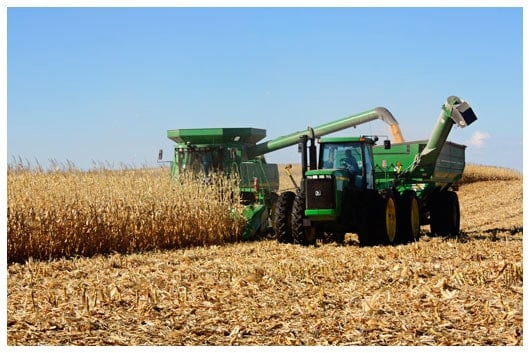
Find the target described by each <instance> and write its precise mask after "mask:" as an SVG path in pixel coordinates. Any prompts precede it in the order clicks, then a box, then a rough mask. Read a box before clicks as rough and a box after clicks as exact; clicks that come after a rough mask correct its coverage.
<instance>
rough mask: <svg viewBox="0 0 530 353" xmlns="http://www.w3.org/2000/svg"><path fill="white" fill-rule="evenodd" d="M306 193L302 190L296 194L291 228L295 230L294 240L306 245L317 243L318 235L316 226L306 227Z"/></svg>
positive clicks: (296, 242)
mask: <svg viewBox="0 0 530 353" xmlns="http://www.w3.org/2000/svg"><path fill="white" fill-rule="evenodd" d="M304 212H305V193H304V192H302V191H300V192H298V193H297V194H296V197H295V199H294V204H293V214H292V218H291V222H292V223H291V229H292V230H293V242H294V243H295V244H300V245H304V246H308V245H315V243H316V240H317V236H316V233H317V231H316V228H315V227H304Z"/></svg>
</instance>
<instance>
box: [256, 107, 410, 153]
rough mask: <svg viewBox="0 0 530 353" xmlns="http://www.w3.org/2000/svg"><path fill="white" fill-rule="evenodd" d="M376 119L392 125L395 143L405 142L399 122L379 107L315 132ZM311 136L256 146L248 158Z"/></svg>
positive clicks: (305, 132) (283, 138) (291, 136)
mask: <svg viewBox="0 0 530 353" xmlns="http://www.w3.org/2000/svg"><path fill="white" fill-rule="evenodd" d="M376 119H381V120H383V121H384V122H386V123H387V124H388V125H390V128H391V132H392V135H393V136H394V140H395V142H403V135H402V134H401V130H400V129H399V124H398V122H397V121H396V119H395V118H394V117H393V116H392V114H391V113H390V112H389V111H388V110H387V109H386V108H383V107H378V108H375V109H372V110H369V111H366V112H363V113H360V114H356V115H351V116H348V117H346V118H343V119H339V120H335V121H332V122H330V123H326V124H322V125H319V126H317V127H314V128H313V132H314V135H315V136H317V137H321V136H324V135H328V134H331V133H333V132H337V131H340V130H343V129H346V128H349V127H356V126H357V125H360V124H363V123H366V122H369V121H372V120H376ZM311 134H312V132H311V131H309V130H302V131H297V132H294V133H292V134H289V135H286V136H281V137H278V138H275V139H272V140H269V141H266V142H263V143H260V144H257V145H255V146H251V147H249V148H248V150H247V155H248V158H249V159H251V158H254V157H256V156H259V155H262V154H265V153H269V152H272V151H276V150H279V149H282V148H285V147H288V146H293V145H296V144H297V143H298V142H299V141H300V137H301V136H304V135H305V136H308V137H310V136H311Z"/></svg>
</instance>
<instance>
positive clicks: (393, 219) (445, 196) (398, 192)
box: [275, 96, 476, 245]
mask: <svg viewBox="0 0 530 353" xmlns="http://www.w3.org/2000/svg"><path fill="white" fill-rule="evenodd" d="M475 120H476V116H475V114H474V112H473V111H472V110H471V108H470V107H469V105H468V104H467V103H466V102H463V101H461V100H460V99H459V98H457V97H454V96H452V97H449V98H448V99H447V102H446V103H445V104H444V106H443V108H442V112H441V114H440V117H439V118H438V120H437V122H436V126H435V129H434V130H433V132H432V135H431V137H430V139H429V140H425V141H417V142H406V143H404V142H399V143H395V144H393V146H391V145H390V142H389V141H385V143H384V145H383V146H375V144H376V142H377V140H378V139H377V137H367V136H366V137H326V138H321V139H320V141H319V143H320V151H319V159H318V164H317V165H316V168H313V167H312V166H311V162H310V163H309V165H308V162H307V158H308V157H307V155H308V153H307V151H308V150H309V160H314V159H316V156H312V154H316V152H315V151H314V150H312V149H311V148H309V149H308V148H307V140H308V139H307V138H303V139H302V141H301V145H302V147H301V152H302V171H303V178H302V181H301V185H300V188H299V190H298V192H297V195H296V196H295V197H293V196H292V195H290V197H289V199H288V202H287V201H285V202H281V201H282V198H283V196H280V202H279V204H278V208H277V212H276V222H275V224H276V231H277V238H278V240H279V241H280V242H295V243H299V244H304V245H309V244H314V243H315V241H316V239H317V238H323V239H326V240H335V241H337V242H342V241H343V240H344V235H345V233H348V232H351V233H357V234H358V236H359V242H360V244H361V245H373V244H381V243H383V244H391V243H398V242H408V241H412V240H415V239H416V238H417V237H418V236H419V231H420V222H423V223H425V222H430V224H431V229H432V231H433V232H434V233H437V234H443V235H446V234H451V233H452V234H457V233H458V232H459V220H460V213H459V206H458V198H457V196H456V193H454V192H452V191H448V190H449V189H450V187H451V186H453V185H454V183H456V182H457V181H458V180H459V179H460V178H461V176H462V172H463V169H464V162H465V161H464V149H465V146H462V145H457V144H454V143H451V142H446V139H447V136H448V134H449V132H450V130H451V128H452V126H453V125H454V124H455V123H456V124H457V125H458V126H460V127H465V126H467V125H469V124H471V123H472V122H473V121H475ZM316 135H317V136H318V134H316ZM312 144H313V142H312ZM400 165H402V166H405V167H404V168H403V167H401V168H402V169H400Z"/></svg>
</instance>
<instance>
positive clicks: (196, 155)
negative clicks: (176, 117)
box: [159, 107, 403, 239]
mask: <svg viewBox="0 0 530 353" xmlns="http://www.w3.org/2000/svg"><path fill="white" fill-rule="evenodd" d="M376 119H381V120H383V121H384V122H386V123H387V124H389V126H390V128H391V133H392V135H393V136H394V140H395V141H396V142H402V141H403V137H402V135H401V131H400V129H399V125H398V123H397V121H396V120H395V119H394V117H393V116H392V114H391V113H390V112H389V111H388V110H387V109H385V108H381V107H379V108H375V109H373V110H370V111H366V112H363V113H361V114H357V115H352V116H348V117H346V118H343V119H339V120H335V121H332V122H330V123H327V124H323V125H320V126H317V127H315V128H314V129H311V131H309V130H305V131H298V132H294V133H292V134H289V135H286V136H282V137H279V138H275V139H272V140H269V141H266V142H262V143H259V144H258V142H259V141H260V140H262V139H263V138H264V137H265V136H266V131H265V130H263V129H256V128H248V127H247V128H207V129H176V130H168V131H167V136H168V138H169V139H171V140H173V141H174V142H176V145H175V148H174V155H173V160H172V161H171V164H170V169H171V174H172V176H173V177H174V178H178V177H179V175H181V174H182V173H184V172H185V171H191V172H192V173H197V174H199V175H201V177H202V178H203V179H204V181H205V182H209V180H210V177H211V175H212V173H213V172H216V173H218V172H221V173H225V174H231V173H235V174H237V175H238V176H239V178H240V185H239V188H240V200H241V203H242V204H243V205H245V207H244V210H243V216H244V217H245V219H246V220H247V227H246V228H245V231H244V233H243V235H242V237H243V239H249V238H253V237H254V236H256V235H259V234H266V233H268V232H269V231H271V230H275V228H276V227H273V226H272V223H273V222H272V218H273V217H272V216H273V215H272V210H274V209H275V207H276V205H277V204H278V205H279V206H280V207H282V209H283V208H284V205H285V204H286V203H287V204H289V203H290V202H291V201H290V199H291V198H294V193H292V192H290V191H289V192H285V193H282V194H281V195H280V196H279V197H278V194H277V192H278V189H279V175H278V166H277V165H276V164H268V163H266V161H265V158H264V155H265V154H267V153H269V152H272V151H276V150H279V149H282V148H286V147H289V146H293V145H296V144H298V143H299V142H300V137H301V136H306V137H307V136H324V135H327V134H330V133H333V132H336V131H339V130H343V129H346V128H349V127H355V126H357V125H360V124H363V123H366V122H369V121H372V120H376ZM161 159H162V155H161V153H159V160H161Z"/></svg>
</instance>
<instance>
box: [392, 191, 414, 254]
mask: <svg viewBox="0 0 530 353" xmlns="http://www.w3.org/2000/svg"><path fill="white" fill-rule="evenodd" d="M419 237H420V207H419V203H418V198H417V197H416V192H414V191H412V190H407V191H405V192H404V193H403V195H401V197H399V198H398V204H397V235H396V242H399V243H403V244H406V243H409V242H413V241H416V240H418V239H419Z"/></svg>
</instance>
